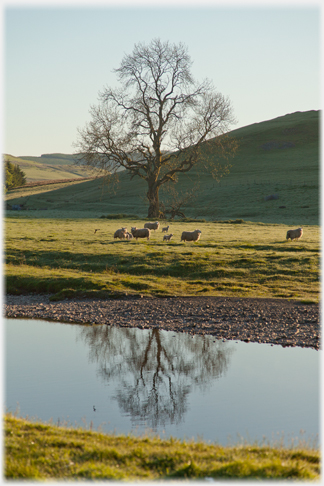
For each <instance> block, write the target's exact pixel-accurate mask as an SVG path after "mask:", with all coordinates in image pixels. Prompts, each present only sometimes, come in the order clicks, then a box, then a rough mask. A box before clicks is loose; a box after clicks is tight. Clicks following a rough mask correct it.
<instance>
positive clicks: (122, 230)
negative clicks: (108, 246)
mask: <svg viewBox="0 0 324 486" xmlns="http://www.w3.org/2000/svg"><path fill="white" fill-rule="evenodd" d="M126 233H127V228H120V229H118V230H116V231H115V234H114V238H119V239H120V240H124V239H125V238H126Z"/></svg>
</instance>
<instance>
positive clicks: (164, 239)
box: [163, 233, 173, 241]
mask: <svg viewBox="0 0 324 486" xmlns="http://www.w3.org/2000/svg"><path fill="white" fill-rule="evenodd" d="M172 236H173V234H172V233H171V234H170V235H164V236H163V241H171V238H172Z"/></svg>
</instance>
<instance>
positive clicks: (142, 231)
mask: <svg viewBox="0 0 324 486" xmlns="http://www.w3.org/2000/svg"><path fill="white" fill-rule="evenodd" d="M159 227H160V223H159V222H158V221H155V223H145V224H144V228H136V226H135V227H133V228H131V232H130V233H129V232H128V231H127V228H120V229H118V230H116V231H115V233H114V238H119V239H120V240H125V239H126V240H131V239H132V238H135V239H136V240H137V239H138V238H147V239H148V240H149V239H150V235H151V230H154V231H155V230H157V229H159ZM169 228H170V226H166V227H164V228H162V233H168V231H169ZM302 234H303V228H297V229H294V230H288V231H287V236H286V240H289V239H290V240H291V241H292V240H295V239H296V240H299V238H301V237H302ZM200 235H201V231H200V230H199V229H196V230H195V231H183V232H182V235H181V241H198V240H199V238H200ZM172 237H173V234H172V233H170V234H165V235H164V236H163V241H171V238H172Z"/></svg>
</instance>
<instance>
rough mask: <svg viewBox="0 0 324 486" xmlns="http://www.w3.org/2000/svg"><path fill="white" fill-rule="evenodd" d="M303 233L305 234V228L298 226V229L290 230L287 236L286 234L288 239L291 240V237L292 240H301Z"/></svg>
mask: <svg viewBox="0 0 324 486" xmlns="http://www.w3.org/2000/svg"><path fill="white" fill-rule="evenodd" d="M302 234H303V228H297V229H294V230H288V231H287V236H286V240H289V238H290V239H291V241H292V240H295V239H296V240H299V238H301V237H302Z"/></svg>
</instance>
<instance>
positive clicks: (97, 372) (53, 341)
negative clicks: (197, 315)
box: [4, 319, 321, 445]
mask: <svg viewBox="0 0 324 486" xmlns="http://www.w3.org/2000/svg"><path fill="white" fill-rule="evenodd" d="M4 344H5V346H4V349H5V377H4V378H5V410H6V411H10V412H17V413H18V415H19V416H23V417H26V416H28V417H29V418H33V419H41V420H43V421H46V422H47V421H49V420H52V421H53V423H55V424H63V423H67V424H69V425H73V426H74V425H81V426H84V427H87V428H89V427H90V428H93V429H94V430H96V429H98V427H100V428H101V429H102V430H103V431H106V432H113V431H114V432H116V433H123V434H127V433H129V432H133V433H136V434H141V433H144V432H146V433H147V432H149V433H154V434H159V435H160V436H161V437H168V436H170V435H172V436H174V437H178V438H186V439H191V438H193V439H204V440H207V441H212V442H218V443H220V444H223V445H229V444H234V443H237V442H241V441H244V440H246V441H248V442H254V441H258V442H259V443H262V442H266V443H269V442H270V443H271V444H274V443H276V442H282V443H283V444H285V445H290V444H291V443H292V441H294V443H296V440H297V439H298V438H299V439H304V440H306V441H308V442H310V443H311V444H312V445H318V443H319V432H320V430H319V427H320V425H319V408H320V406H319V400H320V386H319V379H320V378H319V374H320V354H321V351H315V350H313V349H307V348H283V347H281V346H271V345H269V344H256V343H243V342H234V341H222V340H216V339H215V338H214V337H213V336H194V337H192V336H190V335H188V334H185V333H175V332H170V331H169V332H167V331H161V330H157V329H155V330H146V329H144V330H142V329H127V328H114V327H108V326H84V325H77V324H63V323H53V322H46V321H37V320H28V319H24V320H20V319H6V320H5V343H4Z"/></svg>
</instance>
